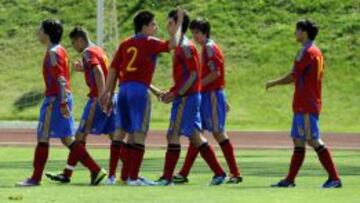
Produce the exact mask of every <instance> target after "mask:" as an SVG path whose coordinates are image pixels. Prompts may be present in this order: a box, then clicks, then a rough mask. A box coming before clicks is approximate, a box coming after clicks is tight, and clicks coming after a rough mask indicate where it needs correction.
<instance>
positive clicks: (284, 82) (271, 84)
mask: <svg viewBox="0 0 360 203" xmlns="http://www.w3.org/2000/svg"><path fill="white" fill-rule="evenodd" d="M293 82H294V79H293V77H292V73H291V72H290V73H288V74H286V75H284V76H283V77H281V78H279V79H276V80H270V81H267V82H266V85H265V86H266V87H265V88H266V90H268V89H270V88H272V87H275V86H279V85H288V84H291V83H293Z"/></svg>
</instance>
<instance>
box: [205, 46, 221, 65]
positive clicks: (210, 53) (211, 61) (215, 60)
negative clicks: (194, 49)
mask: <svg viewBox="0 0 360 203" xmlns="http://www.w3.org/2000/svg"><path fill="white" fill-rule="evenodd" d="M205 54H206V56H207V59H208V60H207V64H206V65H207V66H208V67H209V69H210V70H211V71H219V70H220V65H221V63H222V60H221V58H220V57H219V56H218V55H217V54H216V50H215V47H214V46H213V45H211V44H207V45H205Z"/></svg>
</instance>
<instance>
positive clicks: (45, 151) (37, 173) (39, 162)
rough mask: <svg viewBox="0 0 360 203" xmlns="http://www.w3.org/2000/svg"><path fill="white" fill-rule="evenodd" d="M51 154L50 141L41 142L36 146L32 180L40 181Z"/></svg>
mask: <svg viewBox="0 0 360 203" xmlns="http://www.w3.org/2000/svg"><path fill="white" fill-rule="evenodd" d="M48 155H49V143H43V142H39V143H38V144H37V146H36V148H35V153H34V161H33V167H34V171H33V175H32V177H31V179H32V180H34V181H37V182H40V181H41V177H42V174H43V171H44V168H45V164H46V161H47V159H48Z"/></svg>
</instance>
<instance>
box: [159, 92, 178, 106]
mask: <svg viewBox="0 0 360 203" xmlns="http://www.w3.org/2000/svg"><path fill="white" fill-rule="evenodd" d="M174 99H175V94H174V93H173V92H167V93H165V94H164V96H163V97H162V98H161V101H163V102H164V103H166V104H168V103H171V102H172V101H174Z"/></svg>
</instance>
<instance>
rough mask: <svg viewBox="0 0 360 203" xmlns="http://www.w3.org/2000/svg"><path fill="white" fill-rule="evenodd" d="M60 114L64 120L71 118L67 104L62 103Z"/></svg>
mask: <svg viewBox="0 0 360 203" xmlns="http://www.w3.org/2000/svg"><path fill="white" fill-rule="evenodd" d="M60 112H61V114H62V115H63V117H64V118H66V119H69V118H70V116H71V113H70V108H69V105H68V104H67V103H63V104H61V105H60Z"/></svg>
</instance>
